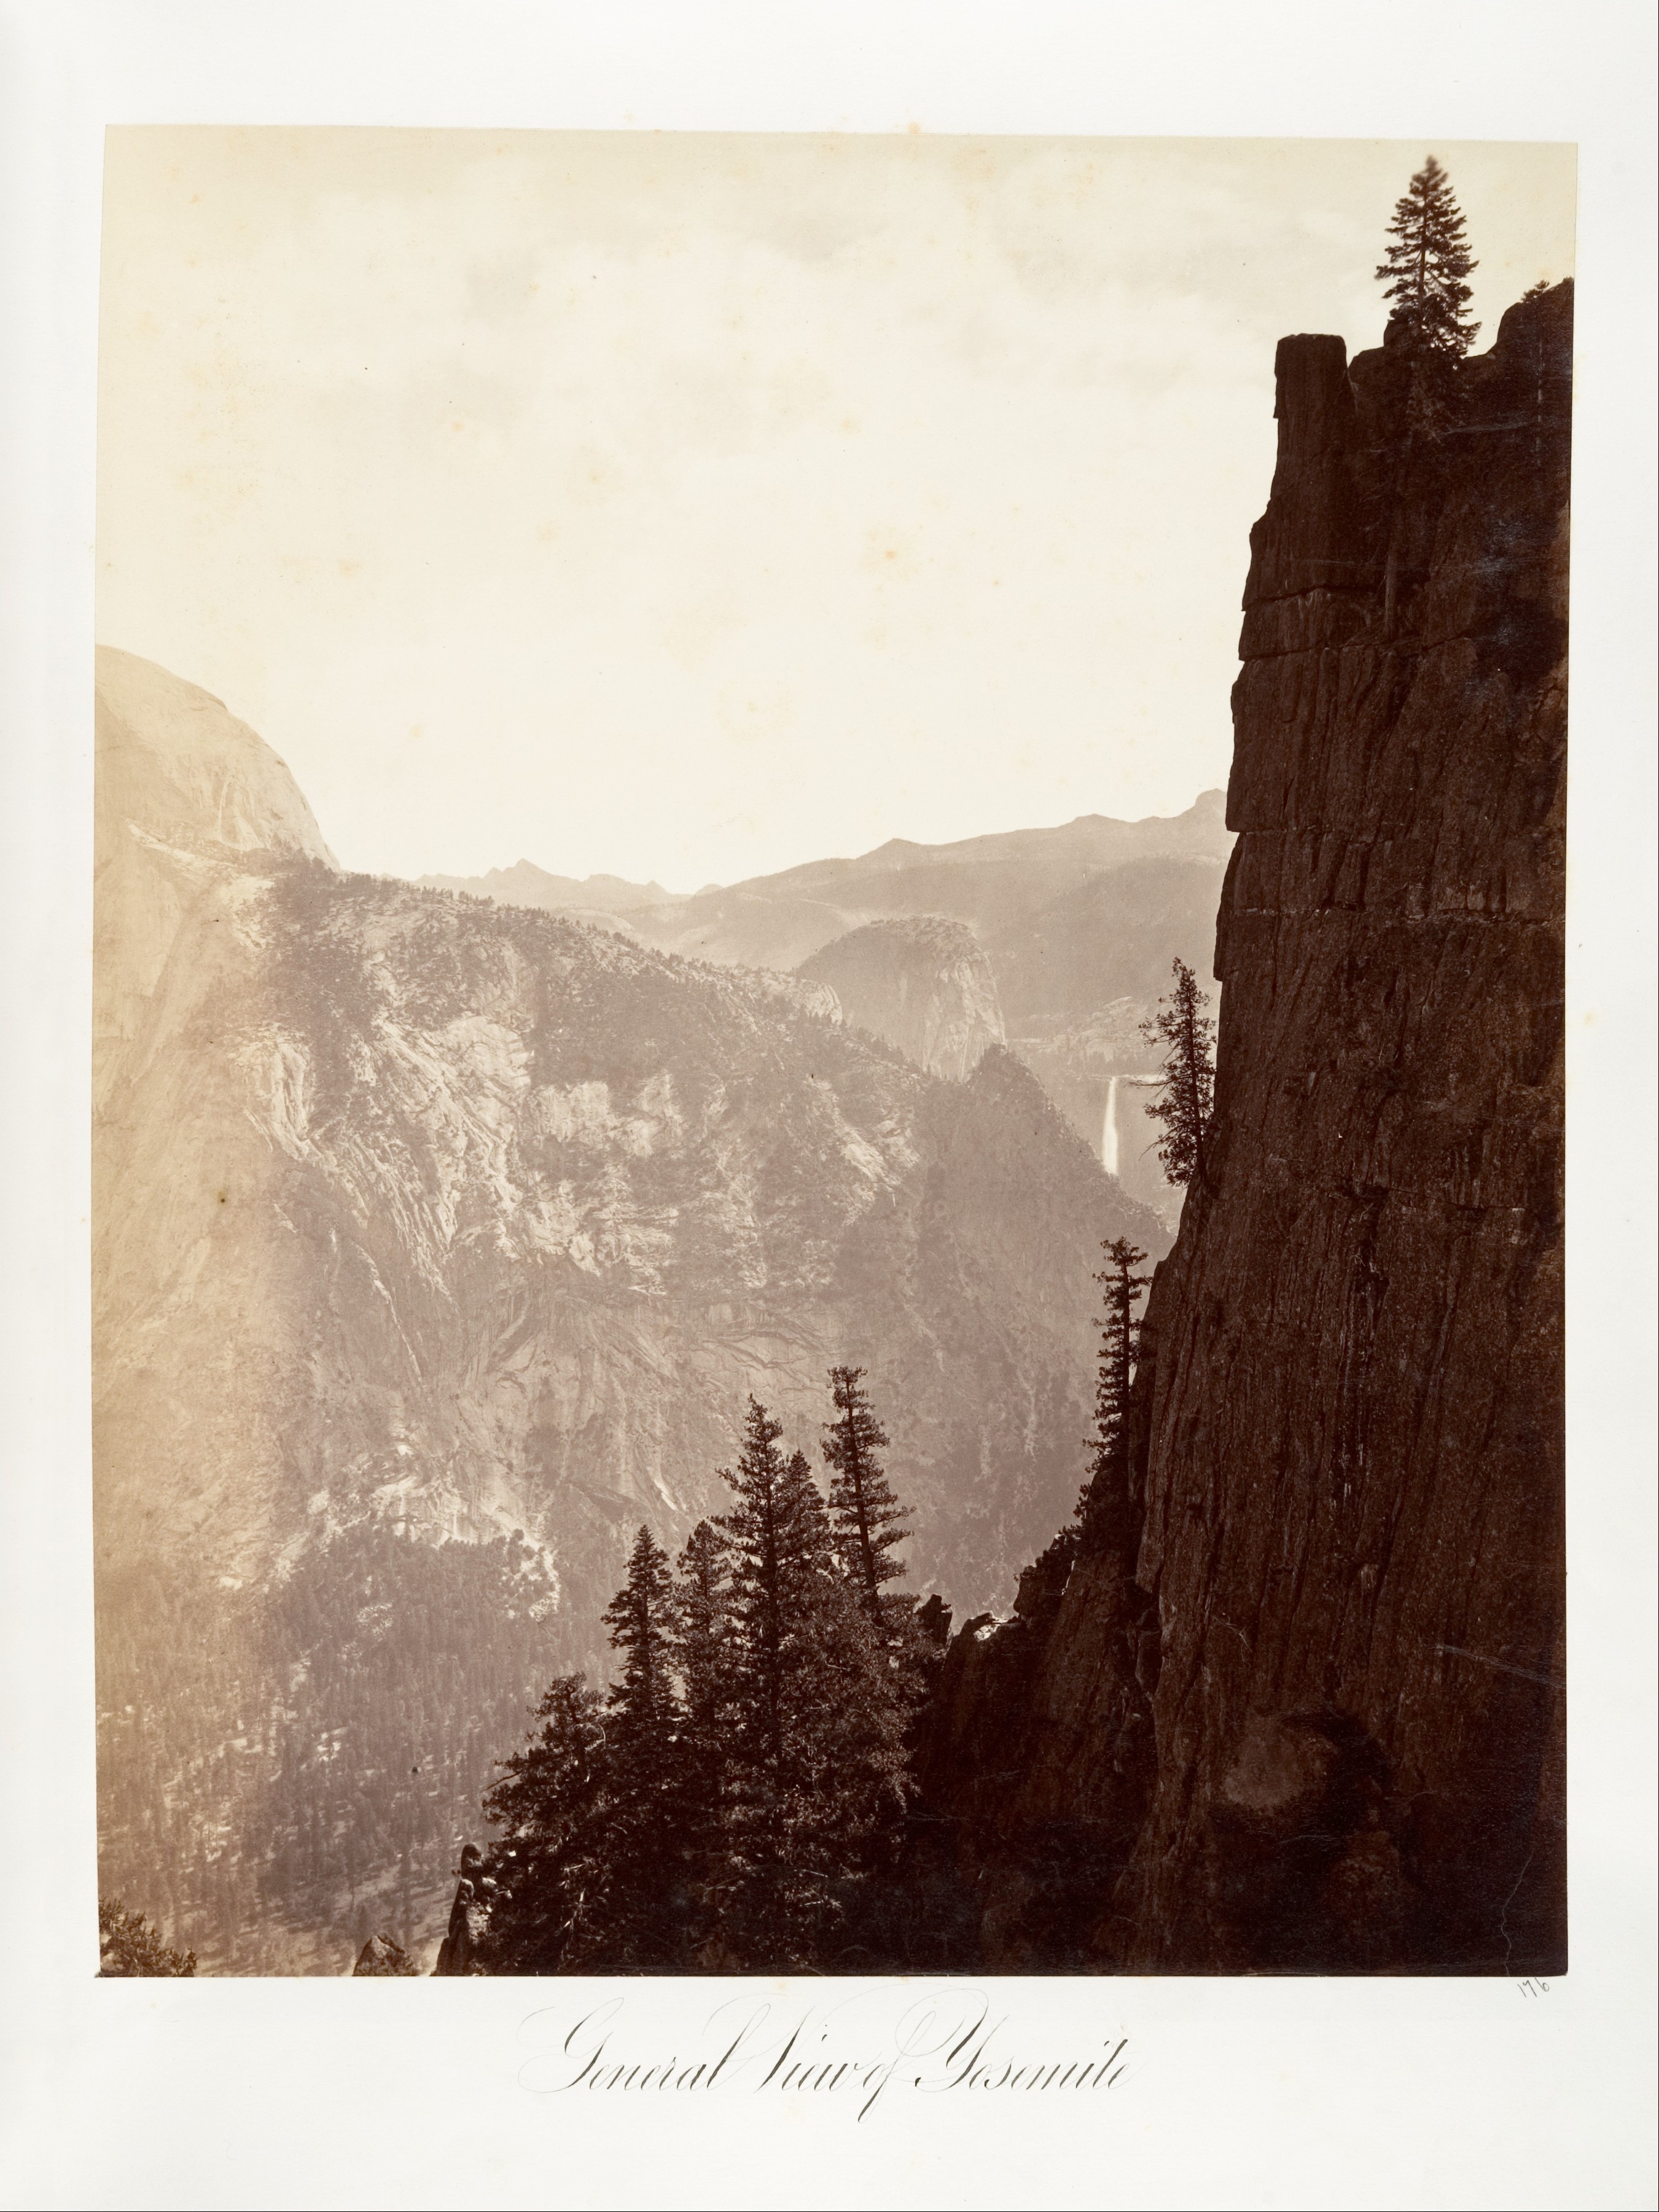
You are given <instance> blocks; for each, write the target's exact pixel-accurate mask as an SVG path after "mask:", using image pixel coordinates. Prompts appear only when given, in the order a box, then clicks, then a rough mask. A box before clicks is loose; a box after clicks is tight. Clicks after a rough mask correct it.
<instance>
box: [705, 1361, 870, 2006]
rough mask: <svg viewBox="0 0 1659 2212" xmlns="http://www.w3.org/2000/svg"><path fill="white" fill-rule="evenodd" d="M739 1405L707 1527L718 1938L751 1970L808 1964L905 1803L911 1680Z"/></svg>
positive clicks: (801, 1469) (786, 1468)
mask: <svg viewBox="0 0 1659 2212" xmlns="http://www.w3.org/2000/svg"><path fill="white" fill-rule="evenodd" d="M781 1433H782V1432H781V1426H780V1425H779V1424H778V1423H777V1422H775V1421H774V1420H772V1419H770V1417H769V1415H768V1413H766V1410H765V1408H764V1407H762V1406H759V1405H757V1404H756V1403H755V1401H753V1400H752V1399H751V1400H750V1412H749V1419H748V1423H747V1427H746V1432H745V1437H744V1451H743V1454H742V1456H741V1458H740V1459H739V1462H738V1468H737V1471H736V1473H735V1474H727V1477H726V1480H728V1481H729V1482H730V1483H731V1484H732V1488H733V1489H734V1491H735V1492H737V1503H736V1504H735V1505H734V1507H733V1510H732V1512H731V1513H729V1514H727V1515H726V1516H724V1517H723V1519H722V1520H721V1522H720V1524H719V1525H720V1528H721V1529H722V1530H723V1531H724V1533H725V1534H726V1541H727V1542H728V1545H729V1547H730V1553H731V1559H732V1595H733V1606H732V1616H733V1649H732V1661H733V1664H732V1689H733V1699H732V1711H733V1727H732V1735H731V1742H732V1753H733V1758H732V1770H731V1802H730V1809H729V1813H728V1829H727V1832H728V1835H729V1838H730V1844H731V1854H732V1877H733V1889H732V1894H733V1903H732V1923H731V1933H732V1936H733V1937H734V1938H735V1941H736V1943H737V1947H738V1952H739V1953H740V1954H742V1955H743V1956H744V1957H745V1958H746V1960H748V1961H749V1962H750V1964H751V1965H753V1966H763V1967H769V1968H783V1967H787V1966H815V1965H819V1964H821V1963H822V1962H823V1960H824V1959H825V1957H826V1955H827V1954H828V1953H829V1951H830V1949H831V1948H833V1945H834V1942H835V1940H836V1929H837V1927H838V1926H839V1925H840V1924H841V1923H842V1921H843V1919H844V1916H845V1911H846V1907H847V1903H848V1896H849V1894H850V1893H851V1892H852V1890H853V1889H854V1888H855V1887H856V1885H857V1883H858V1881H859V1879H860V1876H861V1875H863V1874H864V1873H865V1872H866V1870H867V1869H868V1866H869V1864H870V1862H871V1854H872V1847H873V1846H874V1844H875V1841H876V1838H877V1837H878V1832H880V1830H881V1829H882V1827H883V1825H884V1821H885V1822H887V1823H890V1822H891V1820H894V1819H896V1816H897V1814H899V1812H900V1811H901V1810H902V1804H903V1801H904V1780H903V1776H904V1765H905V1756H904V1730H905V1724H906V1722H907V1720H908V1706H907V1705H906V1702H905V1695H904V1692H905V1689H906V1686H907V1685H908V1675H906V1674H904V1672H903V1670H902V1668H899V1667H897V1666H896V1665H895V1664H894V1663H892V1661H893V1655H892V1653H891V1652H890V1650H889V1648H888V1639H887V1638H885V1637H884V1635H883V1634H882V1633H881V1632H880V1631H879V1629H878V1626H877V1624H876V1623H875V1622H873V1621H872V1620H871V1618H870V1616H869V1613H868V1612H867V1610H866V1605H865V1602H864V1595H865V1593H864V1589H863V1588H862V1586H861V1585H860V1584H859V1583H855V1582H853V1581H850V1580H849V1579H848V1577H847V1576H846V1575H844V1574H843V1573H842V1571H841V1569H840V1567H839V1565H838V1564H837V1561H836V1553H835V1539H834V1534H833V1531H832V1529H831V1527H830V1522H829V1515H828V1513H827V1512H826V1511H825V1510H824V1504H823V1498H822V1497H821V1496H820V1495H819V1492H818V1490H817V1485H816V1484H815V1483H814V1482H813V1480H812V1476H811V1468H810V1467H809V1466H808V1464H807V1462H806V1459H805V1455H803V1454H802V1453H800V1452H796V1453H793V1455H791V1456H790V1458H789V1459H788V1460H787V1461H786V1460H785V1459H784V1457H783V1455H782V1453H781V1451H780V1449H779V1448H778V1440H779V1437H781Z"/></svg>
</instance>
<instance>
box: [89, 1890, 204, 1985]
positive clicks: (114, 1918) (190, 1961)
mask: <svg viewBox="0 0 1659 2212" xmlns="http://www.w3.org/2000/svg"><path fill="white" fill-rule="evenodd" d="M98 1972H99V1976H100V1979H105V1980H110V1979H117V1980H118V1979H119V1978H122V1977H123V1976H128V1975H141V1974H143V1975H149V1974H156V1975H161V1974H176V1975H185V1976H191V1977H193V1976H194V1974H195V1972H196V1954H195V1952H194V1951H175V1950H173V1948H171V1947H170V1946H169V1945H168V1944H166V1943H164V1942H162V1941H161V1931H160V1929H156V1928H153V1927H151V1925H150V1924H149V1921H148V1920H147V1919H146V1917H144V1915H143V1913H142V1912H129V1911H128V1910H127V1908H126V1906H125V1905H124V1904H123V1903H122V1901H121V1899H119V1898H118V1897H111V1898H100V1899H99V1901H98Z"/></svg>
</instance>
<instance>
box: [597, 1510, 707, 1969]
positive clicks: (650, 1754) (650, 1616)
mask: <svg viewBox="0 0 1659 2212" xmlns="http://www.w3.org/2000/svg"><path fill="white" fill-rule="evenodd" d="M673 1618H674V1596H673V1586H672V1583H671V1579H670V1577H669V1572H668V1560H667V1558H666V1556H665V1553H664V1552H663V1550H662V1547H660V1545H659V1544H658V1542H657V1541H656V1539H655V1538H654V1537H653V1535H652V1534H651V1531H650V1529H649V1528H644V1527H642V1528H641V1529H640V1532H639V1534H638V1535H637V1536H636V1537H635V1542H634V1548H633V1551H632V1553H630V1554H629V1562H628V1580H627V1581H626V1582H625V1583H623V1587H622V1588H621V1589H619V1590H618V1591H617V1595H616V1596H615V1597H614V1598H613V1599H612V1600H611V1603H610V1605H609V1606H608V1607H607V1608H606V1610H605V1626H607V1627H608V1628H609V1630H610V1631H611V1645H612V1647H613V1649H615V1650H617V1651H620V1652H621V1653H622V1654H623V1667H622V1673H621V1674H620V1675H619V1677H618V1678H617V1680H616V1681H615V1682H614V1683H613V1684H612V1686H611V1690H610V1692H609V1694H608V1696H607V1698H606V1700H605V1703H606V1707H607V1725H606V1746H607V1752H608V1763H609V1776H608V1791H607V1795H608V1803H607V1806H606V1809H605V1824H604V1851H605V1885H604V1901H603V1905H600V1906H599V1907H597V1908H596V1910H595V1911H594V1912H593V1913H592V1939H591V1942H592V1954H593V1956H592V1963H593V1964H594V1965H595V1966H598V1965H599V1964H600V1963H601V1962H603V1963H604V1964H605V1965H609V1966H623V1967H629V1966H634V1967H650V1966H665V1965H667V1964H668V1963H670V1962H671V1960H672V1959H673V1957H674V1955H675V1953H676V1950H677V1948H678V1942H679V1939H680V1936H681V1935H682V1934H683V1933H684V1928H685V1925H686V1923H687V1921H688V1918H689V1914H690V1893H689V1889H688V1886H687V1875H688V1871H689V1869H688V1867H687V1863H686V1857H685V1845H686V1841H687V1838H686V1833H685V1826H684V1813H685V1804H684V1798H685V1782H686V1774H685V1760H684V1743H683V1741H682V1740H681V1733H680V1720H681V1714H680V1706H679V1701H678V1698H677V1697H676V1695H675V1691H674V1684H673V1679H672V1674H671V1663H672V1662H671V1632H672V1628H673Z"/></svg>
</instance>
